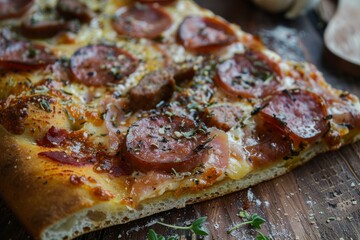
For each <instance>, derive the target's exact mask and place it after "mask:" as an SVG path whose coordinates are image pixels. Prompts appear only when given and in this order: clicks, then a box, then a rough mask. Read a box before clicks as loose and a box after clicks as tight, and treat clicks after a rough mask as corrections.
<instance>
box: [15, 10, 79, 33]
mask: <svg viewBox="0 0 360 240" xmlns="http://www.w3.org/2000/svg"><path fill="white" fill-rule="evenodd" d="M78 28H79V24H78V23H77V22H75V21H72V22H68V21H64V20H63V19H57V18H54V17H51V18H42V17H41V18H40V17H39V19H38V17H35V15H32V16H29V17H27V18H26V19H24V20H23V22H22V23H21V25H20V32H21V34H22V35H24V36H25V37H28V38H50V37H53V36H55V35H57V34H58V33H60V32H66V31H70V32H76V31H77V30H78Z"/></svg>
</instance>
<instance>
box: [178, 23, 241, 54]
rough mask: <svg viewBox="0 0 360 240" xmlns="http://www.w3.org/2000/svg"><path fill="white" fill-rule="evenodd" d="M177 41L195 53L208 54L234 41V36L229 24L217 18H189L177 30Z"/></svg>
mask: <svg viewBox="0 0 360 240" xmlns="http://www.w3.org/2000/svg"><path fill="white" fill-rule="evenodd" d="M177 37H178V41H179V42H180V43H181V44H182V45H183V46H184V47H185V48H186V49H189V50H191V51H196V52H209V51H213V50H217V49H219V48H221V47H224V46H227V45H229V44H231V43H233V42H235V41H236V38H237V37H236V34H235V32H234V31H233V30H232V29H231V28H230V26H229V24H228V23H227V22H225V21H222V20H220V19H217V18H212V17H201V16H189V17H186V18H185V19H184V21H183V22H182V23H181V25H180V27H179V30H178V36H177Z"/></svg>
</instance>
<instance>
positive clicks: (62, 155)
mask: <svg viewBox="0 0 360 240" xmlns="http://www.w3.org/2000/svg"><path fill="white" fill-rule="evenodd" d="M38 155H39V156H40V157H45V158H49V159H51V160H53V161H56V162H59V163H62V164H68V165H74V166H84V165H87V164H91V163H93V162H94V161H95V159H94V158H93V156H88V157H83V156H77V155H76V154H71V155H69V154H67V153H66V152H65V151H46V152H40V153H39V154H38Z"/></svg>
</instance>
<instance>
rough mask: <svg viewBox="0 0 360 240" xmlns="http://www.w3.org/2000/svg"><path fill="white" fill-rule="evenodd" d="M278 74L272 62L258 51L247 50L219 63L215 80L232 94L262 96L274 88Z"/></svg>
mask: <svg viewBox="0 0 360 240" xmlns="http://www.w3.org/2000/svg"><path fill="white" fill-rule="evenodd" d="M279 76H280V69H279V67H278V66H277V65H276V64H275V63H274V62H272V61H271V60H269V59H268V58H267V57H266V56H264V55H263V54H261V53H259V52H253V51H247V52H245V53H244V54H235V55H234V56H233V57H232V58H231V59H228V60H226V61H224V62H222V63H220V64H219V65H218V67H217V75H216V77H215V82H216V84H217V85H219V86H220V87H221V88H222V89H223V90H225V91H226V92H228V93H230V94H232V95H236V96H240V97H243V98H253V97H264V96H266V95H269V94H271V93H272V92H273V91H274V90H276V87H277V85H278V84H279V83H278V77H279Z"/></svg>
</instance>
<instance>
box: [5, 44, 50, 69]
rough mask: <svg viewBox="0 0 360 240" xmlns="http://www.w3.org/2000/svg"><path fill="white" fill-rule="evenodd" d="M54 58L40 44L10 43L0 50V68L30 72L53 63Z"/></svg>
mask: <svg viewBox="0 0 360 240" xmlns="http://www.w3.org/2000/svg"><path fill="white" fill-rule="evenodd" d="M55 61H56V56H55V55H54V54H53V53H52V52H51V50H49V49H47V48H46V47H44V46H42V45H40V44H33V43H30V42H20V41H19V42H10V43H8V44H6V46H5V47H4V48H0V68H3V69H13V70H32V69H35V68H39V67H43V66H46V65H48V64H51V63H54V62H55Z"/></svg>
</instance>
